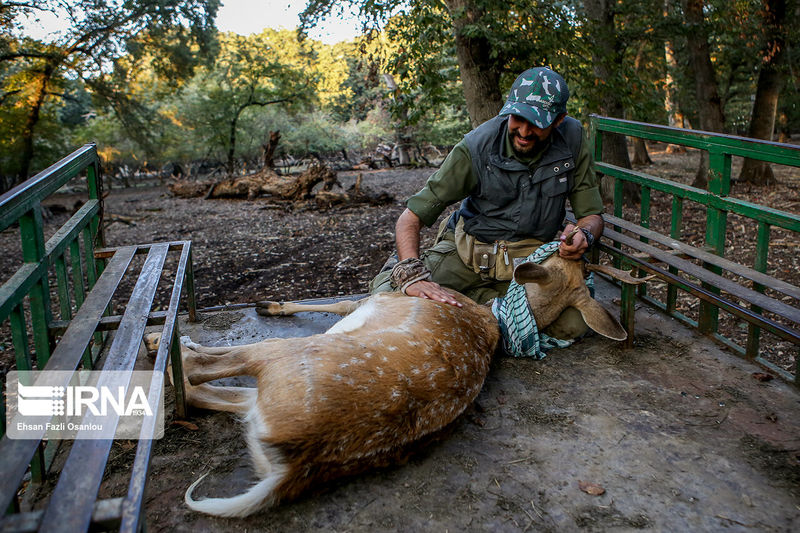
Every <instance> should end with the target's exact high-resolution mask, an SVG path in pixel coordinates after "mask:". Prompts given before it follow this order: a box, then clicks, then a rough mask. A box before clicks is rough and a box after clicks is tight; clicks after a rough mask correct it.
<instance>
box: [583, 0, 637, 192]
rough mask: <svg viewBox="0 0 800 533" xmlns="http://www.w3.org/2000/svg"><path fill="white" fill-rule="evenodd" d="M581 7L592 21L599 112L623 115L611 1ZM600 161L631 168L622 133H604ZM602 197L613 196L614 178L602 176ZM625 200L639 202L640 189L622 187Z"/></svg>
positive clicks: (595, 1)
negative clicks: (584, 8)
mask: <svg viewBox="0 0 800 533" xmlns="http://www.w3.org/2000/svg"><path fill="white" fill-rule="evenodd" d="M584 6H585V7H586V13H587V15H588V16H589V19H590V22H591V34H592V36H593V38H594V44H595V46H593V47H592V63H593V65H594V74H595V79H596V80H598V82H599V83H600V91H601V92H600V95H599V97H600V112H601V113H602V114H603V115H606V116H609V117H616V118H623V117H624V107H623V105H622V98H621V96H622V93H621V92H620V90H619V87H620V86H619V85H618V84H617V83H615V76H616V73H617V70H618V69H617V68H616V66H617V65H619V64H620V62H621V57H622V54H621V51H620V50H621V48H622V45H621V43H620V42H619V39H618V38H617V33H616V29H615V26H614V17H615V13H614V4H613V2H611V1H610V0H585V1H584ZM603 161H604V162H606V163H610V164H612V165H616V166H618V167H623V168H631V160H630V156H629V155H628V143H627V140H626V138H625V136H624V135H618V134H607V133H606V134H604V135H603ZM600 192H601V194H602V196H603V199H604V200H606V201H608V200H611V199H612V198H613V196H614V179H613V178H611V177H610V176H604V177H603V180H602V182H601V186H600ZM623 192H624V199H625V201H626V202H631V203H635V202H638V201H639V198H640V194H639V188H638V187H637V186H635V185H633V184H632V183H625V185H624V187H623Z"/></svg>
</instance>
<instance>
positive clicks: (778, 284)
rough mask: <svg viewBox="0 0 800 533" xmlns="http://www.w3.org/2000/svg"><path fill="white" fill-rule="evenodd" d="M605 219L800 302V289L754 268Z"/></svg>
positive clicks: (604, 217)
mask: <svg viewBox="0 0 800 533" xmlns="http://www.w3.org/2000/svg"><path fill="white" fill-rule="evenodd" d="M603 219H604V220H606V221H607V222H610V223H611V224H613V225H615V226H619V227H621V228H624V229H626V230H628V231H631V232H633V233H636V234H637V235H641V236H642V237H646V238H648V239H650V240H651V241H655V242H658V243H660V244H663V245H664V246H669V247H670V248H672V249H673V250H677V251H679V252H681V253H685V254H686V255H688V256H691V257H694V258H696V259H699V260H701V261H704V262H706V263H710V264H712V265H716V266H718V267H720V268H722V269H723V270H727V271H729V272H732V273H733V274H736V275H737V276H742V277H744V278H747V279H749V280H751V281H754V282H756V283H760V284H761V285H765V286H767V287H769V288H771V289H774V290H776V291H779V292H781V293H783V294H785V295H787V296H791V297H792V298H797V299H798V300H800V288H798V287H795V286H794V285H792V284H790V283H787V282H785V281H781V280H779V279H776V278H773V277H772V276H770V275H768V274H764V273H762V272H759V271H757V270H754V269H752V268H749V267H746V266H743V265H740V264H738V263H735V262H733V261H731V260H729V259H725V258H724V257H720V256H718V255H715V254H712V253H710V252H706V251H704V250H701V249H699V248H696V247H694V246H690V245H688V244H685V243H682V242H680V241H678V240H676V239H673V238H671V237H667V236H665V235H662V234H660V233H658V232H655V231H653V230H650V229H647V228H643V227H642V226H639V225H637V224H632V223H631V222H628V221H626V220H623V219H621V218H617V217H615V216H612V215H603Z"/></svg>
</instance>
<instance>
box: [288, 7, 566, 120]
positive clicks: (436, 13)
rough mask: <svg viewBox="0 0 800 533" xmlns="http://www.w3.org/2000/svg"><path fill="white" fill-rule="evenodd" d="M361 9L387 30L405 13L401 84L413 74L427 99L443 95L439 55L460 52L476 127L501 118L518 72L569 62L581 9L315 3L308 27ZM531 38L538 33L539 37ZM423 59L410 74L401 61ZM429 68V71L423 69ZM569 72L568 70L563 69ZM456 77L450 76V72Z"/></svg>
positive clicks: (370, 23)
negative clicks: (339, 13)
mask: <svg viewBox="0 0 800 533" xmlns="http://www.w3.org/2000/svg"><path fill="white" fill-rule="evenodd" d="M346 6H355V7H358V9H359V12H360V14H361V17H362V19H363V21H364V24H365V27H368V28H378V27H382V26H383V25H385V24H386V23H387V21H388V20H389V19H390V18H391V17H392V16H399V17H401V19H402V20H403V21H404V23H405V24H406V26H407V29H406V30H405V31H403V32H398V33H397V35H400V34H401V33H403V34H404V35H405V36H406V39H405V40H404V41H403V42H402V43H401V44H402V45H403V46H402V47H401V48H400V49H398V51H397V53H398V56H397V61H395V62H394V67H395V70H394V71H391V72H390V73H391V74H395V75H398V76H399V77H400V78H401V80H402V78H403V76H404V74H405V73H407V72H413V73H414V75H415V76H416V81H417V82H421V85H420V88H421V89H422V92H424V93H425V94H426V96H428V95H431V96H433V98H434V99H435V98H436V90H435V88H434V83H433V81H434V80H435V79H436V77H437V76H438V75H439V73H438V71H439V69H438V68H436V61H434V62H433V63H430V62H429V61H428V60H429V59H432V58H434V57H435V56H436V52H437V51H439V50H442V51H443V53H449V54H450V55H451V57H452V52H451V51H454V52H455V57H456V58H457V61H458V66H459V70H458V76H459V79H460V82H461V84H462V92H463V99H464V101H465V102H466V106H467V110H468V111H469V115H470V119H471V122H472V125H473V126H476V125H478V124H480V123H482V122H484V121H486V120H488V119H490V118H492V117H493V116H495V115H496V114H497V112H498V111H499V109H500V107H501V105H502V102H503V100H504V97H505V94H504V93H505V91H504V88H505V87H508V86H510V85H511V81H512V80H513V79H514V77H516V75H517V74H519V73H520V72H522V71H523V70H525V69H526V68H529V67H530V66H532V65H534V64H536V65H541V64H549V65H553V66H555V67H558V66H563V65H567V64H569V61H570V60H569V56H570V55H572V52H573V49H571V46H572V44H573V43H574V39H573V38H572V37H573V30H574V28H573V27H572V25H571V22H572V18H573V17H574V8H573V6H571V5H570V3H569V2H545V1H534V2H530V1H522V0H506V1H502V2H501V1H500V0H436V1H432V2H412V3H410V4H407V3H406V2H403V1H402V0H385V1H381V2H374V1H372V0H349V1H347V2H334V1H333V0H309V1H308V3H307V5H306V9H305V11H304V12H303V13H302V14H301V23H302V26H303V27H304V28H307V27H311V26H313V25H314V24H316V23H317V22H318V21H319V20H321V19H322V18H324V17H326V16H329V15H330V14H331V13H335V12H336V10H337V9H340V10H343V9H345V8H346ZM531 36H536V38H532V37H531ZM403 57H405V58H407V59H409V60H410V59H415V60H421V59H425V61H421V62H419V63H418V64H417V65H416V68H415V69H414V70H413V71H406V72H404V67H405V66H406V64H405V63H404V62H403V61H401V60H400V59H401V58H403ZM423 65H425V66H427V68H423ZM562 70H563V69H562ZM448 75H449V74H448Z"/></svg>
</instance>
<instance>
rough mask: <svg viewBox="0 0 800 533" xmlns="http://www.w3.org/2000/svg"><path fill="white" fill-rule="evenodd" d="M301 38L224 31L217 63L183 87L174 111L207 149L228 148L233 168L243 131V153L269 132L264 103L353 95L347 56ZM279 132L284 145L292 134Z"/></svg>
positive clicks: (293, 105) (286, 105)
mask: <svg viewBox="0 0 800 533" xmlns="http://www.w3.org/2000/svg"><path fill="white" fill-rule="evenodd" d="M297 37H298V36H297V34H296V32H294V31H290V30H280V31H277V30H269V29H268V30H264V31H263V32H262V33H260V34H256V35H250V36H247V37H244V36H241V35H236V34H232V33H229V34H223V35H221V36H220V51H219V56H218V57H217V59H216V62H215V63H214V65H213V66H211V67H208V68H203V69H201V70H200V71H199V72H198V74H197V75H196V76H195V77H194V78H193V79H192V81H191V82H190V83H189V84H187V86H186V87H185V88H184V91H183V93H182V95H181V96H180V98H179V101H178V103H177V104H176V105H177V109H176V110H175V114H176V116H178V117H181V118H180V121H181V123H182V124H184V125H185V126H187V127H188V128H189V129H190V130H192V131H193V134H194V136H195V137H196V138H200V139H203V143H204V145H205V146H207V147H208V148H207V149H208V151H213V150H214V149H215V147H224V149H225V152H226V155H225V160H226V162H227V169H228V172H229V173H233V171H234V166H235V161H236V157H237V154H238V153H241V151H240V150H239V147H238V138H239V137H240V134H241V133H242V131H248V132H250V135H248V136H247V137H248V138H249V141H248V144H247V146H246V147H245V148H246V150H245V152H250V151H252V150H253V149H255V148H257V147H260V142H261V140H262V139H264V138H266V137H267V134H268V133H267V131H268V130H267V131H263V130H259V127H258V125H259V124H261V121H260V120H259V117H264V116H274V115H263V110H264V108H266V107H268V106H273V105H277V104H281V105H282V106H283V109H284V110H285V111H286V112H287V113H299V112H301V111H304V110H305V108H306V107H307V106H310V105H312V104H313V105H315V106H317V107H319V108H323V109H325V108H329V109H332V108H334V107H335V106H336V105H337V104H338V103H340V102H341V101H342V100H345V99H347V98H348V97H349V95H350V94H352V93H351V90H350V88H349V87H347V86H345V85H344V82H345V80H346V79H347V77H348V65H347V62H346V61H345V60H344V57H343V56H342V55H341V54H339V53H337V51H335V50H333V49H331V48H330V47H325V46H322V45H321V44H320V43H317V42H314V41H312V40H310V39H307V38H300V39H298V38H297ZM254 125H255V126H254ZM254 128H255V129H254ZM274 129H279V128H277V127H276V128H274ZM281 131H282V132H283V133H284V134H283V137H282V142H283V144H284V145H285V144H286V142H287V141H288V140H289V139H290V138H291V134H289V133H288V132H286V130H285V129H282V130H281Z"/></svg>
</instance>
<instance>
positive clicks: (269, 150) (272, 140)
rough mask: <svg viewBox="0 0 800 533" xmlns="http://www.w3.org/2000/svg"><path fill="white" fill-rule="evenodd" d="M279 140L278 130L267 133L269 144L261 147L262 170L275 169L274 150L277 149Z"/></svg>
mask: <svg viewBox="0 0 800 533" xmlns="http://www.w3.org/2000/svg"><path fill="white" fill-rule="evenodd" d="M280 140H281V132H280V131H278V130H276V131H271V132H269V142H267V144H263V145H261V146H262V148H264V157H263V161H264V168H275V149H276V148H277V147H278V143H279V142H280Z"/></svg>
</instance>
